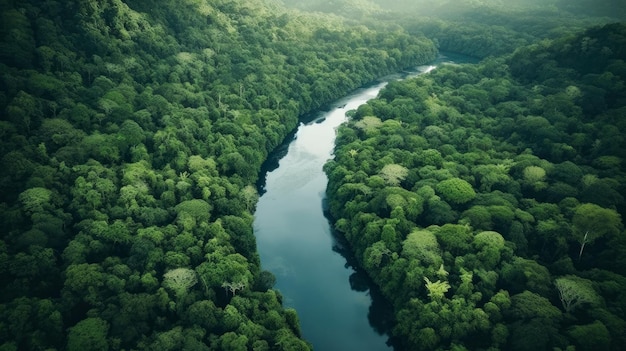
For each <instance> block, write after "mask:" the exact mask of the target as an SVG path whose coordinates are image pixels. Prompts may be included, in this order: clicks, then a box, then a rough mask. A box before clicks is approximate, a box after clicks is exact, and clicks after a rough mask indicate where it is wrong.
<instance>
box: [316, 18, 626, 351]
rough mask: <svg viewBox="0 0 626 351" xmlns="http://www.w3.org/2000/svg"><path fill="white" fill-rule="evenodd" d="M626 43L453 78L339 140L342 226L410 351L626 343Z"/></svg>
mask: <svg viewBox="0 0 626 351" xmlns="http://www.w3.org/2000/svg"><path fill="white" fill-rule="evenodd" d="M625 44H626V25H624V24H611V25H606V26H602V27H594V28H591V29H588V30H587V31H584V32H582V33H580V34H576V35H571V36H568V37H564V38H561V39H557V40H543V41H540V42H539V43H537V44H533V45H530V46H525V47H521V48H518V49H517V50H515V51H514V52H513V53H512V54H509V55H506V56H500V57H492V58H488V59H486V60H483V61H482V62H481V63H480V64H477V65H444V66H442V67H440V68H437V69H435V70H434V71H432V72H431V73H430V74H428V75H425V76H422V77H418V78H414V79H410V80H405V81H401V82H394V83H390V84H389V85H387V87H385V88H384V90H383V91H381V93H380V94H379V97H378V98H377V99H374V100H370V101H369V102H368V103H367V104H365V105H362V106H361V107H359V108H358V109H357V110H356V111H353V112H352V113H351V120H350V122H349V123H348V124H347V125H344V126H342V127H341V128H340V129H339V130H338V139H337V146H336V150H335V159H334V160H331V161H329V162H328V163H327V164H326V166H325V170H326V172H327V174H328V177H329V185H328V189H327V193H328V196H329V200H330V208H329V211H330V215H331V216H332V218H333V220H334V225H335V228H336V230H337V231H338V232H339V233H340V235H341V236H342V237H345V238H346V240H347V241H348V242H349V243H350V246H351V248H352V250H353V251H354V252H355V255H356V258H357V260H358V262H359V265H360V266H362V267H364V269H365V270H366V271H367V272H368V274H369V276H370V277H371V278H372V279H373V280H374V282H375V283H376V285H378V286H379V287H380V288H381V291H382V293H383V294H384V296H385V297H386V298H387V299H389V300H390V301H391V302H392V304H393V308H394V315H395V320H394V326H393V328H392V331H391V333H392V337H393V338H395V339H396V340H395V342H396V343H397V344H398V345H399V346H398V349H402V350H470V349H472V350H487V349H489V350H496V349H505V350H549V349H552V350H621V349H623V347H624V345H626V339H625V335H624V330H626V320H625V318H624V310H625V308H626V294H625V293H624V291H625V289H624V288H625V287H626V261H625V260H624V255H625V253H626V235H625V234H626V233H625V232H624V225H623V221H622V218H623V215H624V213H625V210H626V201H625V199H624V196H623V194H626V186H625V182H624V181H625V179H626V178H625V176H626V173H625V171H626V167H625V164H624V162H623V161H624V157H625V156H626V139H625V137H624V135H626V134H625V132H626V124H624V119H623V116H624V111H625V109H626V90H625V89H624V82H625V81H626V63H625V61H624V60H625V59H626V45H625ZM531 335H532V337H530V336H531Z"/></svg>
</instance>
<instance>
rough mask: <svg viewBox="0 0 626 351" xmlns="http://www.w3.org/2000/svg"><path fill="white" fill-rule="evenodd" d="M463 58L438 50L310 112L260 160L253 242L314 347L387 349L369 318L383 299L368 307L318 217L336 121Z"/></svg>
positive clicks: (363, 287)
mask: <svg viewBox="0 0 626 351" xmlns="http://www.w3.org/2000/svg"><path fill="white" fill-rule="evenodd" d="M467 61H468V60H467V59H463V58H462V57H458V56H452V55H447V56H443V55H442V56H441V57H440V58H439V59H438V60H437V61H436V62H434V63H432V64H431V65H424V66H419V67H416V69H415V70H413V71H410V72H403V74H398V75H392V76H389V77H386V78H385V79H382V80H381V81H380V82H379V83H377V84H374V85H371V86H368V87H365V88H362V89H358V90H356V91H354V92H353V93H351V94H350V95H348V96H346V97H344V98H342V99H340V100H338V101H336V102H335V103H333V104H332V105H331V108H330V109H329V110H327V111H319V112H317V113H315V114H313V115H311V116H310V118H309V120H310V122H308V123H301V124H300V126H299V127H298V129H297V131H296V132H295V134H294V135H293V139H290V140H289V141H288V142H287V143H285V144H283V146H282V148H279V150H277V152H276V153H275V154H274V155H273V159H270V160H268V163H267V165H266V173H265V175H263V174H262V175H261V178H262V179H261V183H260V184H259V188H260V192H261V194H262V195H261V197H260V198H259V202H258V204H257V209H256V213H255V220H254V231H255V236H256V240H257V249H258V252H259V255H260V257H261V265H262V268H263V269H265V270H268V271H270V272H272V273H274V275H275V276H276V285H275V288H276V289H278V290H279V291H280V292H281V293H282V295H283V298H284V301H283V302H284V305H285V307H293V308H295V309H296V311H297V312H298V316H299V318H300V325H301V329H302V336H303V337H304V339H306V340H307V341H309V342H311V343H312V344H313V347H314V349H315V350H322V351H335V350H337V351H340V350H341V351H350V350H359V351H379V350H391V349H392V347H390V346H389V345H387V340H388V336H387V335H385V334H384V332H382V331H380V330H381V329H384V328H381V327H380V324H384V323H383V322H381V321H379V320H377V318H378V317H377V316H378V314H377V311H376V310H377V309H376V307H377V306H381V305H382V306H384V301H383V302H380V301H378V303H376V304H375V305H374V308H372V295H375V292H370V289H369V288H368V285H367V284H368V282H367V279H359V274H358V272H356V271H355V269H354V268H353V267H352V266H351V265H350V264H349V263H348V261H349V257H348V259H347V258H346V257H344V256H343V255H342V254H340V252H341V251H342V249H341V245H340V244H339V243H338V242H337V240H335V239H334V237H333V234H332V229H331V226H330V223H329V222H328V219H327V218H326V217H325V216H324V211H323V201H324V198H325V190H326V184H327V181H328V179H327V177H326V175H325V174H324V171H323V170H322V167H323V166H324V164H325V163H326V161H327V160H328V159H330V158H332V152H333V148H334V142H335V131H336V128H337V127H338V126H339V125H340V124H342V123H343V122H345V121H346V112H347V111H349V110H352V109H356V108H357V107H358V106H359V105H361V104H363V103H365V102H366V101H367V100H369V99H372V98H375V97H376V96H377V94H378V92H379V91H380V89H381V88H383V87H384V86H385V85H386V84H387V82H388V81H390V80H395V79H402V78H406V77H410V76H414V75H418V74H423V73H425V72H428V71H430V70H432V69H433V68H435V67H436V65H437V64H440V63H442V62H467ZM343 251H345V250H343ZM375 302H376V301H375ZM370 320H372V322H373V323H372V324H373V325H374V326H373V325H372V324H370V322H369V321H370ZM377 322H381V323H377ZM377 330H378V331H377ZM381 333H382V334H381Z"/></svg>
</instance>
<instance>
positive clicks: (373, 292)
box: [322, 197, 399, 350]
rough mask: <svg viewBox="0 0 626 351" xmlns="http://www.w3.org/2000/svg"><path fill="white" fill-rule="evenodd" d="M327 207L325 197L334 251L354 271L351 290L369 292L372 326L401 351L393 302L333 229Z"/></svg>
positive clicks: (369, 317) (368, 315)
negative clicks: (396, 332) (397, 339)
mask: <svg viewBox="0 0 626 351" xmlns="http://www.w3.org/2000/svg"><path fill="white" fill-rule="evenodd" d="M326 206H327V203H326V197H324V199H323V202H322V208H323V211H324V217H326V219H327V220H328V223H329V224H330V225H331V234H332V239H333V246H332V250H333V251H334V252H336V253H338V254H340V255H341V256H342V257H343V258H344V259H345V260H346V263H345V267H346V268H350V269H352V270H353V271H354V273H352V274H351V275H350V278H349V281H350V288H351V289H352V290H354V291H359V292H367V294H368V295H369V296H370V298H371V300H372V303H371V305H370V307H369V311H368V314H367V319H368V322H369V324H370V326H371V327H372V329H374V331H375V332H376V333H378V334H379V335H386V336H388V337H389V339H388V340H387V342H386V344H387V345H388V346H391V347H393V348H394V350H399V348H398V342H397V341H396V340H394V338H393V337H391V335H392V334H391V331H392V328H393V326H394V324H395V316H394V314H393V306H392V304H391V302H389V301H388V300H387V299H386V298H385V297H384V296H383V294H382V292H381V291H380V289H379V287H378V286H377V285H376V284H375V283H374V281H373V280H372V278H370V276H369V275H368V274H367V272H365V270H363V269H362V268H361V267H360V265H359V263H358V261H357V259H356V257H355V256H354V254H353V251H352V249H351V248H350V244H349V243H348V241H347V240H346V239H345V238H344V237H343V235H342V234H341V233H340V232H338V231H337V230H335V229H334V228H332V223H333V222H334V221H333V219H332V217H331V216H330V214H329V213H328V211H327V207H326Z"/></svg>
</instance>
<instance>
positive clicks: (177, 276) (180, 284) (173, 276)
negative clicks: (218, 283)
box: [163, 268, 198, 298]
mask: <svg viewBox="0 0 626 351" xmlns="http://www.w3.org/2000/svg"><path fill="white" fill-rule="evenodd" d="M197 282H198V278H197V277H196V272H194V271H193V270H191V269H189V268H176V269H172V270H171V271H168V272H166V273H165V274H164V275H163V286H164V287H166V288H169V289H171V290H173V291H174V293H175V294H176V297H178V298H182V297H183V296H185V294H187V291H189V289H190V288H191V287H193V286H194V285H196V283H197Z"/></svg>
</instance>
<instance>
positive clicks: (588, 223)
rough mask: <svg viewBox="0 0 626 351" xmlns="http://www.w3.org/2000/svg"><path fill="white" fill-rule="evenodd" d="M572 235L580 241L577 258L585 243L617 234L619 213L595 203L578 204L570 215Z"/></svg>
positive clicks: (618, 230)
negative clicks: (571, 215)
mask: <svg viewBox="0 0 626 351" xmlns="http://www.w3.org/2000/svg"><path fill="white" fill-rule="evenodd" d="M572 225H573V229H574V230H573V233H572V235H573V236H574V238H575V239H576V241H578V243H580V251H579V253H578V259H580V258H581V257H582V255H583V250H584V249H585V246H586V245H587V244H591V243H593V242H594V241H596V240H597V239H599V238H602V237H603V236H607V235H608V236H614V235H617V234H618V233H619V232H620V230H621V228H622V221H621V217H620V215H619V214H618V213H617V212H616V211H615V210H611V209H607V208H603V207H600V206H598V205H596V204H582V205H580V206H578V207H577V208H576V210H575V212H574V216H573V217H572Z"/></svg>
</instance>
